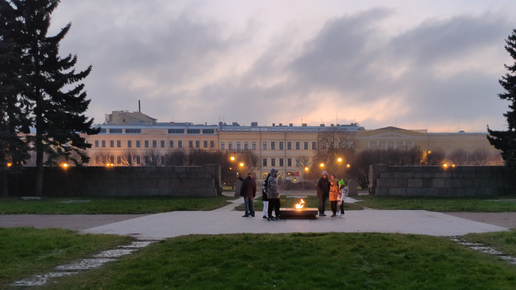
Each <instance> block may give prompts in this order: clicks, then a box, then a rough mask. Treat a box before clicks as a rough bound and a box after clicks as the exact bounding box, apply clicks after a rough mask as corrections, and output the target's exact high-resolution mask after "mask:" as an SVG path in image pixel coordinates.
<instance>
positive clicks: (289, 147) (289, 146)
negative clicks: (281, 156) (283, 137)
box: [287, 142, 292, 150]
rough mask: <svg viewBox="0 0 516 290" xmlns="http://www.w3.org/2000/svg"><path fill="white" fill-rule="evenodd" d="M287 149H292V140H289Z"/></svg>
mask: <svg viewBox="0 0 516 290" xmlns="http://www.w3.org/2000/svg"><path fill="white" fill-rule="evenodd" d="M287 150H292V142H287Z"/></svg>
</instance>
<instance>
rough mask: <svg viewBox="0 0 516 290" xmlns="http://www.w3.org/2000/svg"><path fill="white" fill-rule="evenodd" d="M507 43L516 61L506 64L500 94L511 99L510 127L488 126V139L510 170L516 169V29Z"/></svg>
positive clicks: (506, 114)
mask: <svg viewBox="0 0 516 290" xmlns="http://www.w3.org/2000/svg"><path fill="white" fill-rule="evenodd" d="M505 43H506V45H505V50H507V52H509V54H510V55H511V57H512V59H513V60H514V61H515V63H513V64H512V65H505V68H506V69H507V71H508V72H507V73H506V74H505V75H504V76H502V79H500V80H499V82H500V85H502V87H503V88H504V89H505V92H504V93H501V94H498V96H499V97H500V99H502V100H508V101H510V104H509V109H510V110H509V111H507V113H505V114H504V116H505V118H506V119H507V125H508V127H509V128H508V130H507V131H494V130H490V129H489V127H488V128H487V131H488V132H489V135H490V136H488V137H487V139H488V140H489V143H491V145H493V146H494V147H495V148H496V149H499V150H501V151H502V158H503V160H504V162H505V167H506V168H507V169H508V170H511V171H516V112H515V109H516V29H514V30H513V31H512V34H511V35H510V36H509V38H508V39H507V40H506V41H505Z"/></svg>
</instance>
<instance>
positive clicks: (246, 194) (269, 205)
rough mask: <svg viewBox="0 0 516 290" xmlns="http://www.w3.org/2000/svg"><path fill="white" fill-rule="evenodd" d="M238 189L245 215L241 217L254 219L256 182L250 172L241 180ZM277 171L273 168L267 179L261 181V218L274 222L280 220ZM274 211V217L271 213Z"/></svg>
mask: <svg viewBox="0 0 516 290" xmlns="http://www.w3.org/2000/svg"><path fill="white" fill-rule="evenodd" d="M238 178H239V179H240V180H241V181H242V185H241V187H240V195H241V196H242V197H243V198H244V205H245V214H244V215H243V217H250V216H251V217H254V216H255V211H254V204H253V202H254V198H255V197H256V182H255V181H254V176H253V173H252V172H248V173H247V177H246V178H245V179H243V178H242V177H240V176H239V177H238ZM277 179H278V170H277V169H275V168H273V169H271V172H270V173H269V174H267V178H265V180H264V181H263V184H262V185H263V186H262V200H263V218H264V219H267V220H268V221H276V220H279V219H280V214H279V210H280V194H279V192H278V182H277ZM273 211H274V216H273V215H272V212H273Z"/></svg>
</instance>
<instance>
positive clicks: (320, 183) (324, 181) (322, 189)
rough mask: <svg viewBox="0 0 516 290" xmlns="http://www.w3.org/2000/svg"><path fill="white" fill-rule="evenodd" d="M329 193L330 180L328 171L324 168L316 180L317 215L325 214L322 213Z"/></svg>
mask: <svg viewBox="0 0 516 290" xmlns="http://www.w3.org/2000/svg"><path fill="white" fill-rule="evenodd" d="M329 195H330V182H329V181H328V172H326V170H324V171H323V172H322V175H321V177H320V178H319V180H317V197H318V198H319V216H326V214H325V213H324V210H325V207H326V201H327V200H328V196H329Z"/></svg>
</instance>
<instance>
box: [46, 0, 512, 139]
mask: <svg viewBox="0 0 516 290" xmlns="http://www.w3.org/2000/svg"><path fill="white" fill-rule="evenodd" d="M515 19H516V1H513V0H506V1H502V0H490V1H485V0H482V1H479V0H445V1H441V0H431V1H417V0H398V1H380V0H378V1H374V0H370V1H348V0H338V1H332V0H324V1H306V0H283V1H280V0H276V1H272V0H260V1H253V0H246V1H242V0H226V1H222V0H191V1H181V0H176V1H168V0H145V1H141V0H116V1H115V0H88V1H84V0H63V1H62V2H61V3H60V5H59V6H58V7H57V9H56V10H55V11H54V13H53V14H52V25H51V30H50V31H49V33H48V35H49V36H50V35H54V34H56V33H57V32H58V31H59V30H60V29H61V28H62V27H64V26H65V25H66V24H67V23H70V22H71V24H72V27H71V30H70V31H69V32H68V34H67V36H66V37H65V38H64V39H63V40H62V41H61V44H60V54H61V56H63V57H64V56H66V55H68V54H76V55H77V56H78V59H79V61H78V63H77V65H76V67H75V68H76V70H78V71H79V70H84V69H86V68H87V67H88V66H89V65H92V66H93V70H92V72H91V74H90V75H89V76H88V77H87V78H86V79H85V80H84V83H85V85H86V91H87V94H88V98H89V99H91V103H90V106H89V109H88V111H87V112H86V114H87V116H89V117H92V118H94V119H95V121H94V122H95V123H96V124H102V123H103V122H104V120H105V114H109V113H111V112H112V111H118V110H128V111H138V101H140V102H141V111H142V112H143V113H145V114H147V115H149V116H151V117H154V118H157V119H158V121H159V122H171V121H174V122H193V123H195V124H204V123H208V124H217V123H218V122H221V121H222V122H226V123H232V122H238V123H239V124H240V125H250V124H251V122H258V124H259V125H267V126H270V125H272V123H276V124H278V123H283V124H288V123H293V124H294V125H296V126H300V125H301V124H302V123H307V124H308V125H312V126H318V125H320V124H323V123H324V124H325V125H327V126H329V125H330V124H350V123H353V122H358V123H359V125H361V126H363V127H365V129H366V130H372V129H378V128H382V127H386V126H396V127H400V128H405V129H428V131H429V132H457V131H459V130H464V131H466V132H485V131H486V128H487V126H489V127H490V128H492V129H496V130H504V129H506V128H507V125H506V121H505V118H504V117H503V114H504V113H505V112H506V111H507V110H508V103H507V102H506V101H502V100H500V99H499V98H498V94H499V93H503V92H504V91H503V88H502V87H501V86H500V84H499V82H498V81H499V79H500V78H501V76H502V75H504V74H505V73H506V72H507V71H506V69H505V67H504V65H505V64H512V63H514V60H512V59H511V58H510V56H509V54H508V53H507V52H506V51H505V49H504V45H505V40H506V39H507V37H508V36H509V35H510V34H511V33H512V31H513V29H516V21H515Z"/></svg>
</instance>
